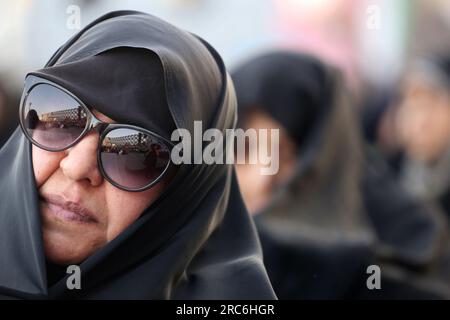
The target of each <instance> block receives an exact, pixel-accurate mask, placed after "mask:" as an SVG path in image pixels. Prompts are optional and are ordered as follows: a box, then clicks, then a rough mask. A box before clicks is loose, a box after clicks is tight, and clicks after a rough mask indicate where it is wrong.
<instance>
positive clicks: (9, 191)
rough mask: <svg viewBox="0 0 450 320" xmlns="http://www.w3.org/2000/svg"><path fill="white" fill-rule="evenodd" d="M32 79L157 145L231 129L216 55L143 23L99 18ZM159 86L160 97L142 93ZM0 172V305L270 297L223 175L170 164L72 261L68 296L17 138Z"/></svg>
mask: <svg viewBox="0 0 450 320" xmlns="http://www.w3.org/2000/svg"><path fill="white" fill-rule="evenodd" d="M136 49H138V50H136ZM130 57H132V59H130ZM156 57H157V58H158V59H156ZM135 59H137V60H135ZM144 60H145V63H143V61H144ZM135 61H140V62H141V63H139V64H137V63H135ZM122 62H123V64H122ZM149 72H152V74H149ZM37 73H38V74H40V75H41V76H43V77H46V78H48V79H50V80H53V81H55V82H57V83H59V84H61V85H63V86H64V87H66V88H67V89H69V90H71V91H72V92H74V93H75V94H76V95H78V96H79V97H80V98H81V99H83V100H84V101H85V102H86V103H87V104H88V105H90V106H93V107H95V108H96V109H98V110H99V111H101V112H103V113H105V114H106V115H107V116H109V117H111V118H113V119H114V120H116V121H118V122H126V123H130V124H135V125H139V126H142V127H144V128H148V129H151V130H155V131H157V132H158V133H161V134H162V135H164V136H169V137H170V130H171V129H172V128H175V127H176V128H186V129H188V130H190V132H192V128H193V122H194V121H195V120H201V121H203V126H204V128H205V129H206V128H212V127H213V128H218V129H220V130H225V129H227V128H234V126H235V122H236V100H235V95H234V89H233V85H232V82H231V81H230V78H229V77H228V75H227V73H226V71H225V67H224V65H223V62H222V60H221V59H220V57H219V55H218V54H217V53H216V51H215V50H214V49H213V48H212V47H211V46H210V45H209V44H207V43H206V42H205V41H203V40H202V39H200V38H198V37H196V36H194V35H192V34H190V33H188V32H185V31H182V30H180V29H178V28H176V27H174V26H172V25H170V24H168V23H166V22H164V21H162V20H159V19H157V18H155V17H153V16H150V15H147V14H143V13H139V12H134V11H118V12H112V13H109V14H106V15H104V16H102V17H100V18H99V19H97V20H95V21H94V22H92V23H91V24H89V25H88V26H87V27H86V28H84V29H83V30H81V31H80V32H79V33H78V34H77V35H75V36H74V37H73V38H72V39H70V40H69V41H68V42H67V43H66V44H64V45H63V46H62V47H61V48H60V49H59V50H58V51H57V52H56V53H55V54H54V55H53V57H52V58H51V59H50V61H49V62H48V63H47V65H46V66H45V68H44V69H42V70H40V71H38V72H37ZM161 75H162V77H163V79H164V83H163V85H161V83H160V81H158V80H160V79H161ZM134 77H139V79H135V78H134ZM155 79H156V80H155ZM162 87H164V89H165V94H162V96H164V98H165V99H162V98H161V93H156V94H155V93H154V92H155V90H156V92H158V90H160V89H161V88H162ZM152 90H153V93H152ZM164 100H166V101H164ZM200 151H201V150H200ZM0 164H1V167H0V176H1V180H0V254H1V260H0V297H2V296H3V297H9V298H43V299H45V298H50V299H52V298H75V299H78V298H82V299H116V298H125V299H130V298H136V299H152V298H153V299H169V298H174V299H202V298H204V299H244V298H246V299H271V298H274V294H273V291H272V289H271V286H270V283H269V281H268V278H267V275H266V271H265V268H264V267H263V265H262V262H261V251H260V247H259V242H258V240H257V237H256V233H255V229H254V226H253V224H252V222H251V220H250V218H249V216H248V214H247V212H246V210H245V207H244V205H243V203H242V199H241V196H240V192H239V189H238V186H237V183H236V178H235V175H234V171H233V167H232V166H227V165H181V166H179V167H178V171H177V174H176V176H175V178H174V180H173V181H172V183H171V184H170V185H169V187H168V188H167V189H166V190H165V192H164V193H163V194H162V195H161V196H160V197H159V198H158V200H157V201H156V202H155V203H153V204H152V205H151V206H150V207H149V208H148V209H146V210H145V211H144V213H143V214H142V215H141V217H140V218H139V219H138V220H137V221H135V222H134V223H133V224H132V225H131V226H129V227H128V228H127V229H126V230H125V231H124V232H123V233H121V234H120V235H119V236H118V237H117V238H115V239H114V240H112V241H111V242H110V243H108V244H107V245H106V246H105V247H103V248H102V249H100V250H99V251H97V252H95V253H94V254H93V255H92V256H90V257H88V258H87V259H86V260H85V261H83V262H82V263H81V265H80V268H81V272H82V290H72V291H69V290H67V288H66V277H64V278H62V279H60V280H59V281H58V280H56V281H55V283H54V284H52V283H49V282H48V280H47V279H46V278H47V277H46V274H47V270H46V263H45V255H44V251H43V248H42V237H41V227H40V214H39V209H38V200H37V190H36V185H35V181H34V175H33V168H32V164H31V148H30V143H29V142H28V141H27V140H26V139H25V137H24V136H23V134H22V133H21V131H20V130H19V129H17V130H16V132H15V133H14V134H13V136H12V137H11V139H10V140H9V141H8V143H7V144H6V145H5V146H4V148H3V149H1V150H0ZM51 272H52V271H50V273H51ZM52 280H54V279H50V282H51V281H52Z"/></svg>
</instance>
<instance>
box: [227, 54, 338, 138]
mask: <svg viewBox="0 0 450 320" xmlns="http://www.w3.org/2000/svg"><path fill="white" fill-rule="evenodd" d="M312 73H313V74H315V77H309V76H308V75H310V74H312ZM327 77H328V75H327V74H326V72H324V70H323V69H322V68H321V65H320V62H319V61H318V60H316V59H315V58H313V57H311V56H306V55H304V56H302V55H298V54H296V53H293V52H278V53H277V54H276V55H273V54H270V53H269V54H265V55H261V56H258V57H257V58H256V59H252V60H250V61H248V62H247V63H245V64H243V65H241V66H238V67H237V68H236V70H235V71H234V72H233V81H234V83H235V88H236V95H237V98H238V106H239V108H245V109H252V108H261V109H263V110H264V111H266V112H267V113H268V114H269V115H270V116H272V117H273V118H274V119H275V120H277V121H278V122H280V123H282V124H283V126H284V128H286V129H287V131H288V132H289V134H290V135H291V136H292V138H293V139H294V140H295V142H296V143H297V145H299V146H300V145H301V144H302V142H303V141H306V140H307V139H308V135H309V134H310V133H311V132H312V125H313V124H315V123H317V122H318V121H319V118H320V117H321V116H322V114H323V113H325V112H327V110H328V109H327V104H328V103H329V99H330V93H329V92H328V91H327V90H328V88H325V86H326V85H327V84H326V83H327V81H328V79H327ZM329 89H332V88H329ZM242 114H243V115H244V113H242ZM241 120H243V119H241Z"/></svg>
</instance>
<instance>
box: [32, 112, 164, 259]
mask: <svg viewBox="0 0 450 320" xmlns="http://www.w3.org/2000/svg"><path fill="white" fill-rule="evenodd" d="M93 113H94V115H95V116H96V117H97V118H98V119H100V120H102V121H104V122H109V123H113V121H112V120H111V119H109V118H108V117H106V116H105V115H102V114H100V113H98V112H95V111H94V112H93ZM98 139H99V137H98V133H95V132H91V133H90V134H89V135H87V136H85V137H84V138H83V139H82V140H81V141H80V142H78V143H77V144H76V145H75V146H73V147H72V148H69V149H68V150H65V151H62V152H48V151H45V150H42V149H40V148H38V147H35V146H34V145H33V149H32V154H33V168H34V175H35V178H36V183H37V187H38V192H39V196H40V210H41V217H42V234H43V240H44V248H45V253H46V256H47V258H48V259H50V260H51V261H52V262H54V263H57V264H78V263H80V262H81V261H83V260H84V259H86V258H87V257H88V256H90V255H91V254H93V253H94V252H95V251H96V250H98V249H100V248H101V247H103V246H104V245H105V244H107V243H108V242H109V241H111V240H112V239H114V238H115V237H116V236H117V235H119V234H120V233H121V232H123V231H124V230H125V229H126V228H127V227H128V226H129V225H131V224H132V223H133V222H134V221H136V220H137V219H138V218H139V216H140V215H141V213H142V212H143V211H144V210H145V209H146V208H147V207H148V206H149V205H150V204H151V203H153V202H154V201H155V200H156V199H157V198H158V196H159V195H160V194H161V192H162V191H163V189H164V188H165V186H166V185H167V182H168V181H167V180H168V178H165V179H163V180H162V181H161V182H159V183H158V184H157V185H155V186H154V187H153V188H150V189H148V190H146V191H143V192H127V191H123V190H120V189H118V188H116V187H114V186H113V185H111V184H110V183H109V182H107V181H106V180H104V179H103V177H102V175H101V173H100V171H99V168H98V166H97V146H98Z"/></svg>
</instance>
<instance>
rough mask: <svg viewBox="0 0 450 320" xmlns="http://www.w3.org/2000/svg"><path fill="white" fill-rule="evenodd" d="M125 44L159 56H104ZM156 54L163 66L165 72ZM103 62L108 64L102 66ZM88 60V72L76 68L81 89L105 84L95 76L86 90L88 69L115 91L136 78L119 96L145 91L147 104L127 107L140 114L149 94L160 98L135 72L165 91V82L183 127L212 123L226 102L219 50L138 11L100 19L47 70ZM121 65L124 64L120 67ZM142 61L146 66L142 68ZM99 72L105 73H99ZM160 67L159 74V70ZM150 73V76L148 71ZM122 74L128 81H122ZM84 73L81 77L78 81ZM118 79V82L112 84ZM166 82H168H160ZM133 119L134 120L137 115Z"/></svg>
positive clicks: (171, 105)
mask: <svg viewBox="0 0 450 320" xmlns="http://www.w3.org/2000/svg"><path fill="white" fill-rule="evenodd" d="M123 13H126V14H123ZM123 47H126V48H140V49H144V51H147V52H148V54H149V55H151V54H152V53H154V54H155V57H150V58H149V59H148V60H149V61H145V62H144V60H146V58H145V56H144V54H142V56H141V59H138V60H137V61H134V58H127V57H122V58H125V59H121V60H120V61H119V59H116V57H115V56H114V54H108V53H107V54H106V59H103V57H102V55H99V54H101V53H102V52H105V51H108V50H111V49H115V48H116V49H117V48H123ZM96 55H99V56H98V59H97V58H95V56H96ZM108 56H109V59H108ZM156 57H158V58H159V60H160V63H161V65H162V69H161V70H162V74H161V72H160V71H161V70H160V68H159V66H158V65H157V62H156ZM100 60H101V61H102V62H101V63H99V64H98V62H99V61H100ZM108 60H109V61H108ZM84 61H86V63H87V65H86V66H88V65H89V64H90V65H91V66H92V68H91V70H87V69H88V67H86V68H82V69H81V70H79V71H73V72H76V73H78V75H74V76H75V77H74V79H71V80H75V82H80V83H79V84H78V85H77V87H78V89H83V90H82V91H83V92H84V93H86V94H87V92H86V91H92V92H93V91H95V90H96V89H97V86H101V85H102V84H99V83H98V81H94V80H92V81H89V82H90V83H89V85H90V87H89V86H86V88H84V86H83V84H82V83H81V81H83V80H84V79H85V76H84V72H85V71H86V72H87V73H88V74H89V73H90V74H95V76H94V79H95V78H98V77H99V76H100V77H104V78H105V80H106V83H105V84H104V86H105V87H107V88H110V89H111V91H112V92H113V91H115V89H118V88H117V87H118V86H120V85H121V84H123V83H124V82H128V81H127V80H129V81H132V83H133V84H134V86H136V87H134V88H133V89H132V90H131V92H127V91H126V90H123V89H122V90H118V91H117V93H115V95H116V96H115V98H116V99H118V100H119V101H121V102H122V101H126V100H127V99H129V98H130V97H131V96H132V94H133V92H137V91H139V97H140V98H141V99H142V98H144V101H145V103H143V104H142V106H141V103H138V106H130V105H128V106H127V107H128V108H130V107H131V108H132V109H131V110H130V111H134V110H135V109H137V110H138V112H137V114H140V113H142V114H144V113H146V112H142V111H143V110H145V111H147V110H148V109H149V107H148V106H147V101H146V100H147V99H146V96H145V94H149V95H150V97H149V98H152V97H154V96H151V95H152V94H153V93H146V90H147V89H148V81H147V83H146V82H145V81H139V79H135V76H144V78H147V80H150V82H154V81H156V82H158V89H160V87H159V86H163V85H164V89H165V94H166V100H167V104H168V107H169V110H170V113H171V115H172V117H173V121H174V122H175V125H176V127H179V128H186V129H188V130H190V129H192V126H193V121H195V120H201V121H203V122H204V123H205V126H206V125H210V123H211V121H212V118H213V116H214V114H215V113H216V111H217V110H215V109H216V108H217V107H218V106H219V104H220V101H221V100H223V99H222V94H223V92H224V91H225V86H226V81H225V79H226V77H225V70H224V67H223V63H222V61H221V59H220V57H219V56H218V55H217V53H216V52H215V51H214V50H213V49H212V48H211V47H209V45H208V44H206V43H205V42H203V40H201V39H200V38H198V37H196V36H194V35H192V34H190V33H188V32H186V31H183V30H181V29H178V28H176V27H174V26H172V25H171V24H169V23H167V22H165V21H162V20H160V19H158V18H156V17H153V16H151V15H146V14H142V13H139V12H134V11H130V12H121V13H120V12H119V13H118V12H112V13H110V14H107V15H105V16H103V17H101V18H99V19H97V20H96V21H94V22H93V23H91V24H90V25H88V26H87V27H86V28H85V29H83V30H82V31H81V32H80V33H79V34H77V35H75V36H74V37H73V38H72V39H71V40H69V41H68V42H67V43H66V44H65V45H63V46H62V47H61V48H60V49H59V50H58V51H57V52H56V53H55V55H54V56H53V57H52V58H51V59H50V61H49V62H48V63H47V65H46V68H45V69H44V70H46V69H47V70H48V72H50V73H51V72H52V69H53V68H56V69H58V68H63V69H66V68H67V69H72V68H71V67H70V65H71V64H72V63H79V64H80V65H83V64H84V63H83V62H84ZM119 64H123V65H122V66H119ZM141 65H142V69H140V66H141ZM74 69H76V68H74ZM97 70H98V71H99V73H100V74H97ZM155 71H156V73H157V76H156V75H154V74H153V73H154V72H155ZM44 72H47V71H44ZM148 72H150V74H147V75H145V73H148ZM60 74H61V73H60ZM81 74H83V75H81ZM119 74H121V75H122V76H124V77H125V79H123V80H120V79H119V78H120V77H119ZM79 76H80V80H81V81H77V79H78V77H79ZM153 77H156V78H153ZM99 80H100V81H101V80H102V79H101V78H100V79H99ZM107 80H110V81H107ZM113 80H114V81H116V82H112V83H111V81H113ZM144 80H145V79H144ZM161 81H163V82H164V83H160V82H161ZM129 86H130V84H128V86H127V89H129V88H130V87H129ZM148 91H150V90H148ZM98 100H100V99H98V98H97V99H96V100H95V102H97V103H99V102H100V101H98ZM109 100H111V101H112V100H113V99H112V98H109V99H107V100H106V101H105V102H106V103H108V102H109ZM135 100H136V99H135ZM138 102H143V101H138ZM106 103H103V104H106ZM103 104H102V105H103ZM100 108H101V107H100ZM106 109H108V111H110V112H111V116H112V117H113V116H116V117H118V118H125V117H126V118H128V117H130V116H131V113H133V112H125V113H126V114H124V113H123V112H120V114H118V113H119V112H117V111H116V110H114V111H112V110H110V109H111V107H110V106H108V107H105V111H106ZM118 109H120V107H119V108H118ZM112 112H115V113H117V114H112ZM148 114H149V113H148ZM149 117H150V116H147V117H146V118H149ZM163 119H164V118H163ZM129 121H130V122H134V121H135V119H130V120H129Z"/></svg>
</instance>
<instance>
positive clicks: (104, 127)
mask: <svg viewBox="0 0 450 320" xmlns="http://www.w3.org/2000/svg"><path fill="white" fill-rule="evenodd" d="M41 84H47V85H50V86H53V87H54V88H56V89H58V90H61V91H63V92H64V93H66V94H68V95H69V96H70V97H71V98H72V99H74V100H75V101H76V102H77V103H79V104H80V106H81V107H82V108H83V110H84V111H85V112H86V115H87V122H86V127H85V128H84V129H83V131H82V133H81V134H80V136H79V137H78V138H76V139H75V140H74V141H73V142H71V143H70V144H69V145H67V146H66V147H64V148H58V149H52V148H48V147H46V146H44V145H41V144H40V143H38V142H37V141H35V140H34V139H33V138H32V137H31V135H30V134H29V133H28V130H27V129H26V127H25V123H24V121H25V117H24V111H25V103H26V101H27V98H28V96H29V94H30V92H31V91H32V90H33V89H34V88H35V87H36V86H38V85H41ZM19 120H20V126H21V128H22V132H23V133H24V135H25V136H26V138H27V139H28V140H29V141H30V142H31V143H32V144H34V145H35V146H36V147H38V148H40V149H43V150H46V151H49V152H61V151H64V150H67V149H69V148H71V147H73V146H74V145H76V144H77V143H78V142H80V141H81V140H82V139H83V138H84V137H85V136H86V135H87V134H88V133H89V132H91V131H92V130H95V131H96V132H97V133H98V134H99V140H98V146H97V167H98V168H99V170H100V172H101V174H102V176H103V178H104V179H105V180H107V181H108V182H109V183H111V184H112V185H113V186H115V187H116V188H119V189H121V190H124V191H129V192H141V191H145V190H147V189H150V188H151V187H153V186H155V185H156V184H157V183H158V182H160V181H161V179H162V178H163V177H164V175H165V174H166V172H167V171H168V170H169V168H170V167H172V165H173V163H172V161H171V159H170V157H169V161H168V163H167V165H166V167H165V168H164V170H163V172H161V174H160V175H159V176H158V178H156V179H155V180H153V181H152V182H151V183H149V184H147V185H145V186H144V187H141V188H129V187H125V186H122V185H120V184H118V183H117V182H115V181H114V180H113V179H112V178H110V177H109V176H108V174H107V173H106V171H105V170H104V168H103V164H102V161H101V147H102V141H103V140H104V139H105V137H106V135H107V134H108V133H109V132H111V131H113V130H117V129H132V130H136V131H139V132H142V133H143V134H146V135H149V136H152V137H154V138H156V139H158V140H160V141H161V142H162V143H164V144H165V146H166V147H167V149H169V151H171V150H172V149H173V147H174V144H173V143H172V141H170V140H168V139H166V138H164V137H162V136H160V135H159V134H157V133H155V132H152V131H150V130H147V129H144V128H141V127H137V126H134V125H129V124H119V123H107V122H103V121H101V120H99V119H97V118H96V117H95V115H94V114H93V113H92V112H91V110H90V109H89V108H88V107H87V105H86V104H85V103H84V102H83V101H81V99H79V98H78V97H77V96H76V95H74V94H73V93H72V92H70V91H69V90H67V89H66V88H64V87H62V86H60V85H58V84H57V83H54V82H52V81H50V80H47V79H45V78H42V77H41V76H38V75H34V74H28V75H27V76H26V78H25V83H24V90H23V92H22V97H21V99H20V108H19Z"/></svg>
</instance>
